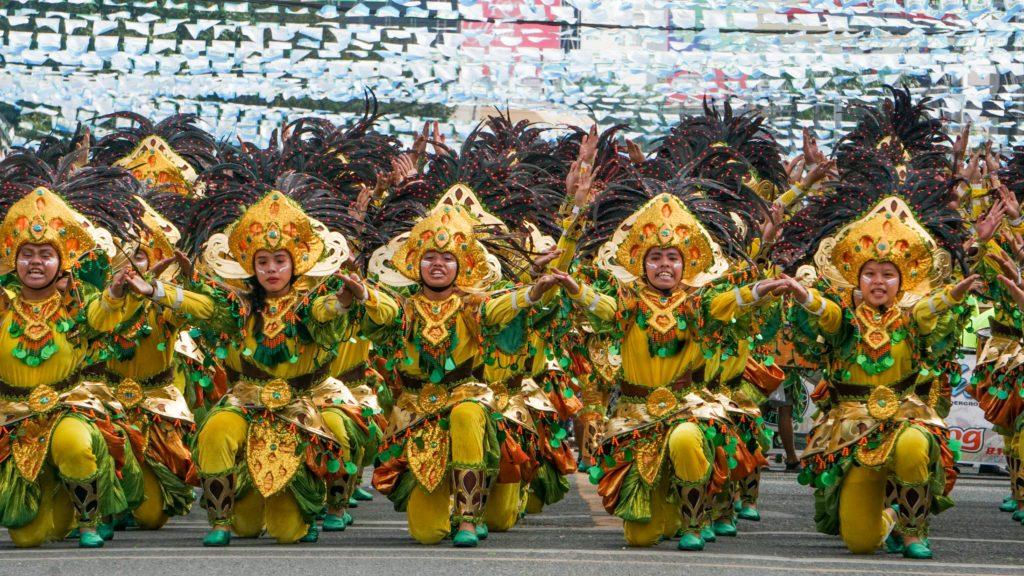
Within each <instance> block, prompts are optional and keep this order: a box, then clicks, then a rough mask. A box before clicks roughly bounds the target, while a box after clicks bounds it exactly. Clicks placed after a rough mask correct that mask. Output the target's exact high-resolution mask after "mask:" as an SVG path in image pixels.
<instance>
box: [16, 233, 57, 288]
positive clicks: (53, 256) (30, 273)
mask: <svg viewBox="0 0 1024 576" xmlns="http://www.w3.org/2000/svg"><path fill="white" fill-rule="evenodd" d="M15 266H16V268H17V273H18V279H19V280H21V283H22V284H23V285H24V286H25V287H26V288H30V289H32V290H40V289H43V288H46V287H47V286H49V285H50V284H51V283H52V282H53V280H54V279H55V278H56V277H57V274H58V273H59V272H60V254H59V253H58V252H57V249H56V248H54V247H53V246H51V245H49V244H23V245H22V246H21V248H19V249H18V257H17V260H16V261H15Z"/></svg>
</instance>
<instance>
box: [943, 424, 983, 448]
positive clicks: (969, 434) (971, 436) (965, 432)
mask: <svg viewBox="0 0 1024 576" xmlns="http://www.w3.org/2000/svg"><path fill="white" fill-rule="evenodd" d="M949 435H950V437H952V438H956V439H957V440H959V441H960V451H961V452H970V453H975V452H979V451H981V447H982V446H984V445H985V429H984V428H950V429H949Z"/></svg>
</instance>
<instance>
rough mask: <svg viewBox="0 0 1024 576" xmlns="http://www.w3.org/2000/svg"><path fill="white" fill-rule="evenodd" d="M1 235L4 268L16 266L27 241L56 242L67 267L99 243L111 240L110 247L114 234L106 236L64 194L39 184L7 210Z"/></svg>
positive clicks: (55, 245)
mask: <svg viewBox="0 0 1024 576" xmlns="http://www.w3.org/2000/svg"><path fill="white" fill-rule="evenodd" d="M94 234H96V235H95V236H94ZM0 238H3V260H2V261H0V270H2V271H4V272H9V271H11V270H13V269H14V267H15V261H16V259H17V256H18V249H19V248H21V246H22V245H24V244H49V245H51V246H53V247H54V248H55V249H56V250H57V252H58V253H59V254H60V263H61V269H62V270H64V271H67V270H70V269H71V268H72V267H74V265H75V263H76V262H77V261H78V260H79V259H80V258H82V257H83V256H84V255H86V254H88V253H90V252H92V251H93V250H94V249H95V248H96V247H97V246H99V245H101V244H107V246H108V247H109V244H108V243H109V240H110V235H109V234H106V235H105V237H104V235H103V234H101V233H100V231H99V229H97V228H95V227H93V226H92V224H90V223H89V220H88V219H87V218H86V217H85V216H82V215H81V214H79V213H77V212H75V211H74V210H72V209H71V207H70V206H68V205H67V203H66V202H64V200H63V199H62V198H61V197H60V196H57V195H56V194H54V193H53V192H51V191H50V190H48V189H47V188H43V187H39V188H36V189H35V190H33V191H32V192H30V193H29V194H27V195H26V196H25V197H23V198H22V199H21V200H18V201H17V202H15V203H14V205H13V206H11V208H10V210H8V211H7V216H6V217H5V218H4V220H3V223H2V224H0ZM111 252H112V250H111Z"/></svg>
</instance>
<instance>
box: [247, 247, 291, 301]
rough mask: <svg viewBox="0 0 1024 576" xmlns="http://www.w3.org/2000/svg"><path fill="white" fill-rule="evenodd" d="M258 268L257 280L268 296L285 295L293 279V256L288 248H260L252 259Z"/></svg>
mask: <svg viewBox="0 0 1024 576" xmlns="http://www.w3.org/2000/svg"><path fill="white" fill-rule="evenodd" d="M252 264H253V268H254V269H255V270H256V281H257V282H259V283H260V286H262V287H263V289H264V290H266V292H267V296H270V297H277V296H283V295H285V294H286V293H287V292H288V287H289V286H290V285H291V281H292V256H291V254H289V253H288V251H287V250H277V251H274V252H271V251H269V250H259V251H258V252H256V255H255V256H253V259H252Z"/></svg>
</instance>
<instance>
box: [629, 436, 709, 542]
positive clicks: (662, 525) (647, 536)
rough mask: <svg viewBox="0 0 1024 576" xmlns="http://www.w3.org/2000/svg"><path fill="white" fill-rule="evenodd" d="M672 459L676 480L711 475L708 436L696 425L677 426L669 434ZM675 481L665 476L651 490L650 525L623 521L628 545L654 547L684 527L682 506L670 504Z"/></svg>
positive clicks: (701, 477)
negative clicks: (680, 512)
mask: <svg viewBox="0 0 1024 576" xmlns="http://www.w3.org/2000/svg"><path fill="white" fill-rule="evenodd" d="M666 442H667V443H668V446H667V448H668V450H667V452H668V458H669V462H670V463H671V465H672V471H673V472H674V473H675V476H676V478H678V479H679V480H682V481H684V482H698V481H700V480H702V479H704V478H706V477H707V476H708V470H709V469H710V467H711V462H710V461H709V460H708V457H707V455H706V454H705V452H704V442H705V439H704V433H703V432H702V431H701V429H700V427H699V426H697V425H696V424H694V423H692V422H684V423H682V424H677V425H676V427H675V428H673V429H672V431H671V432H670V433H669V435H668V440H666ZM670 485H671V479H670V478H665V477H663V478H662V479H661V481H660V482H658V484H656V485H655V486H654V489H653V490H652V491H651V519H650V521H649V522H633V521H631V520H626V521H625V522H623V532H624V535H625V537H626V543H627V544H628V545H630V546H654V545H655V544H657V543H658V540H659V539H660V538H661V537H663V536H664V537H665V538H671V537H672V536H674V535H675V533H676V531H677V530H678V529H679V526H680V520H681V519H680V515H679V507H678V506H677V505H675V504H671V503H669V502H668V491H669V487H670Z"/></svg>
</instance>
